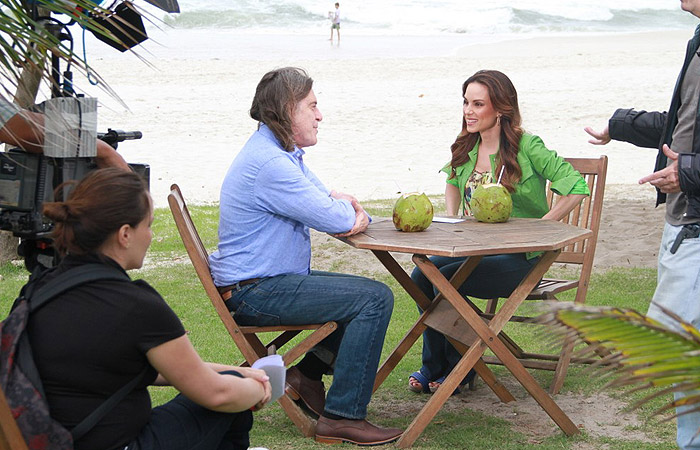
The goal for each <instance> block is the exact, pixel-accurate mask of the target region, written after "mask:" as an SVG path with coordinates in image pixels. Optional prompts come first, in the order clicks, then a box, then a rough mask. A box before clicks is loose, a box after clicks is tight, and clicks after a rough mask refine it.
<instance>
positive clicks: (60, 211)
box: [44, 202, 71, 222]
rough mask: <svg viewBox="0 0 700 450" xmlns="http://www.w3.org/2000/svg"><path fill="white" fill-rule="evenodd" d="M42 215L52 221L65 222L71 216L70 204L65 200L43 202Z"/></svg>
mask: <svg viewBox="0 0 700 450" xmlns="http://www.w3.org/2000/svg"><path fill="white" fill-rule="evenodd" d="M44 215H45V216H46V217H48V218H49V219H51V220H53V221H54V222H66V221H67V220H68V218H69V217H71V210H70V206H69V205H68V204H67V203H66V202H51V203H44Z"/></svg>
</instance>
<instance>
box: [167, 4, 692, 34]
mask: <svg viewBox="0 0 700 450" xmlns="http://www.w3.org/2000/svg"><path fill="white" fill-rule="evenodd" d="M179 4H180V8H181V13H180V14H171V15H165V16H164V17H163V18H164V20H165V22H166V23H168V24H169V25H172V26H173V27H175V28H182V29H194V28H209V29H235V30H238V31H241V32H244V31H245V32H253V33H255V32H260V31H268V32H278V33H282V34H284V33H295V34H299V33H302V34H316V33H318V32H319V31H321V30H323V31H326V29H327V28H328V27H329V23H330V22H329V20H328V11H331V10H333V9H334V1H333V0H331V1H326V2H319V1H318V0H180V1H179ZM340 10H341V24H342V25H341V29H342V30H343V31H345V30H348V31H352V32H353V33H358V34H381V35H433V34H450V33H452V34H472V35H483V34H486V35H498V34H504V33H507V34H533V33H536V34H541V33H561V32H567V33H571V32H620V31H624V32H633V31H649V30H656V29H669V28H670V29H676V28H685V27H686V26H688V24H692V23H694V22H695V20H694V19H693V18H692V17H691V16H690V14H687V13H685V12H683V11H681V10H680V7H679V3H678V2H672V1H669V0H615V1H610V0H575V1H573V0H567V1H562V0H520V1H513V0H372V1H345V0H341V1H340Z"/></svg>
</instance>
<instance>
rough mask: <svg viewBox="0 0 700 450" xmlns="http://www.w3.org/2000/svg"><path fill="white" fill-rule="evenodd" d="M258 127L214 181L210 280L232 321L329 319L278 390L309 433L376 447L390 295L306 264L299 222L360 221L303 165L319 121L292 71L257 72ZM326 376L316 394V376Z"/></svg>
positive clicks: (390, 435)
mask: <svg viewBox="0 0 700 450" xmlns="http://www.w3.org/2000/svg"><path fill="white" fill-rule="evenodd" d="M250 116H251V117H252V118H253V119H254V120H255V121H256V122H257V123H258V127H257V128H258V129H257V131H255V132H254V133H253V135H252V136H251V137H250V139H249V140H248V142H246V144H245V145H244V146H243V148H242V149H241V151H240V152H239V153H238V155H237V156H236V158H235V159H234V161H233V163H232V164H231V167H230V168H229V170H228V173H227V174H226V178H225V179H224V182H223V185H222V186H221V201H220V220H219V244H218V249H217V250H216V251H215V252H214V253H213V254H212V255H211V256H210V257H209V262H210V266H211V271H212V275H213V277H214V283H215V284H216V285H217V286H218V287H219V291H220V292H221V293H222V294H223V296H224V298H227V300H226V303H227V306H228V308H229V309H230V310H231V311H232V312H233V313H234V317H235V319H236V321H238V322H239V323H241V324H243V325H257V326H265V325H298V324H309V323H324V322H327V321H329V320H333V321H335V322H337V323H338V329H337V330H336V331H334V332H333V333H332V334H331V335H330V336H328V337H327V338H326V339H324V340H323V341H322V342H321V343H320V344H319V345H317V346H316V347H314V348H313V349H312V350H311V351H310V352H308V353H307V354H306V355H305V356H304V358H303V359H302V360H301V361H300V362H299V363H298V364H297V365H295V366H294V367H291V368H290V369H289V370H288V371H287V392H288V393H289V394H290V395H291V396H292V397H293V398H295V399H298V400H299V401H300V402H301V403H302V405H303V406H304V408H305V409H306V410H307V411H308V412H309V413H310V414H311V415H312V416H314V417H318V416H320V417H319V419H318V422H317V425H316V440H317V441H319V442H325V443H340V442H351V443H354V444H358V445H378V444H385V443H388V442H392V441H394V440H396V439H397V438H398V437H399V436H400V435H401V430H399V429H395V428H380V427H377V426H375V425H373V424H371V423H370V422H368V421H367V420H366V416H367V405H368V404H369V402H370V399H371V396H372V388H373V385H374V378H375V375H376V372H377V367H378V365H379V357H380V354H381V351H382V344H383V343H384V337H385V334H386V329H387V327H388V325H389V319H390V317H391V313H392V310H393V304H394V297H393V294H392V292H391V290H390V289H389V288H388V287H387V286H386V285H384V284H382V283H380V282H378V281H374V280H371V279H369V278H364V277H359V276H353V275H346V274H342V273H332V272H323V271H317V270H311V242H310V231H309V230H310V228H313V229H316V230H318V231H321V232H325V233H331V234H335V235H340V236H350V235H353V234H356V233H360V232H362V231H364V230H365V229H366V228H367V226H368V224H369V216H368V215H367V213H365V211H364V209H363V208H362V206H361V205H360V203H359V202H358V201H357V199H355V198H354V197H353V196H351V195H348V194H344V193H340V192H336V191H329V190H328V189H327V188H326V187H325V186H324V185H323V183H321V181H320V180H319V179H318V178H317V177H316V176H315V175H314V174H313V172H311V170H310V169H309V168H308V167H307V166H306V164H305V163H304V154H305V151H304V149H305V148H308V147H311V146H313V145H315V144H316V142H317V134H318V125H319V123H320V122H321V120H322V118H323V116H322V115H321V112H320V111H319V109H318V105H317V100H316V95H315V94H314V91H313V80H312V79H311V78H310V77H309V76H308V75H307V74H306V72H304V71H303V70H301V69H297V68H293V67H285V68H281V69H276V70H273V71H271V72H268V73H266V74H265V75H264V76H263V77H262V79H261V80H260V82H259V83H258V86H257V89H256V91H255V97H254V98H253V104H252V106H251V108H250ZM331 371H332V373H333V383H332V384H331V387H330V389H329V390H328V395H327V396H326V395H325V392H324V385H323V381H322V377H323V375H324V374H326V373H329V372H331Z"/></svg>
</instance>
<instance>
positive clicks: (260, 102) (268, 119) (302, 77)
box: [250, 67, 314, 152]
mask: <svg viewBox="0 0 700 450" xmlns="http://www.w3.org/2000/svg"><path fill="white" fill-rule="evenodd" d="M313 84H314V80H312V79H311V77H309V75H308V74H307V73H306V72H305V71H304V70H303V69H299V68H297V67H283V68H281V69H275V70H271V71H270V72H268V73H266V74H265V75H264V76H263V77H262V79H261V80H260V83H258V87H257V88H256V89H255V97H254V98H253V104H252V105H251V107H250V117H252V118H253V119H255V120H257V121H258V122H262V123H264V124H265V125H267V126H268V127H270V130H272V132H273V133H274V135H275V137H277V139H278V140H279V141H280V144H282V147H283V148H284V149H285V150H286V151H288V152H291V151H294V144H295V142H294V132H293V130H292V116H293V113H294V109H295V108H296V106H297V104H298V103H299V102H300V101H301V100H303V99H304V98H305V97H306V96H307V95H309V92H311V88H312V87H313Z"/></svg>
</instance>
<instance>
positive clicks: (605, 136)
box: [583, 126, 612, 145]
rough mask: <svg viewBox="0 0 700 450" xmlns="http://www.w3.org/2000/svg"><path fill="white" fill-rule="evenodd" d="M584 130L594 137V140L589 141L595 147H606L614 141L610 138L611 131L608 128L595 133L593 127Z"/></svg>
mask: <svg viewBox="0 0 700 450" xmlns="http://www.w3.org/2000/svg"><path fill="white" fill-rule="evenodd" d="M583 130H584V131H585V132H586V133H588V134H589V135H591V136H592V137H593V139H589V140H588V142H589V143H591V144H593V145H605V144H607V143H608V142H610V141H611V140H612V139H611V138H610V129H609V128H608V127H607V126H606V127H605V128H604V129H603V131H595V130H594V129H593V128H591V127H586V128H584V129H583Z"/></svg>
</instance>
